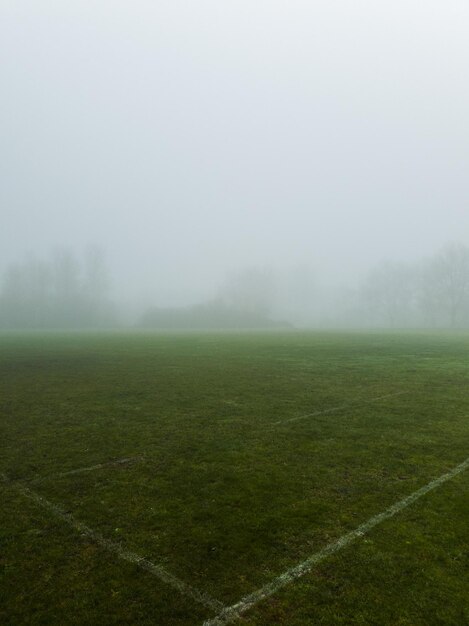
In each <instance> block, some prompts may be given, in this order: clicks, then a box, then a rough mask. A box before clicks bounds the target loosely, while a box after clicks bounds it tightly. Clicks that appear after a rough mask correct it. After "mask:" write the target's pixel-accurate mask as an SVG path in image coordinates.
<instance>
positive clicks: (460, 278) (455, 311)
mask: <svg viewBox="0 0 469 626" xmlns="http://www.w3.org/2000/svg"><path fill="white" fill-rule="evenodd" d="M421 304H422V307H423V309H424V310H425V311H426V314H427V317H429V318H430V321H431V322H432V323H433V324H435V323H437V324H441V325H448V324H449V326H451V327H452V328H454V327H455V326H458V325H463V326H466V325H467V324H468V323H469V248H468V247H467V246H465V245H464V244H462V243H450V244H447V245H446V246H445V247H444V248H442V249H441V250H440V251H439V252H438V253H437V254H436V255H435V256H434V257H433V258H432V259H430V261H428V262H427V263H426V264H425V267H424V270H423V273H422V298H421Z"/></svg>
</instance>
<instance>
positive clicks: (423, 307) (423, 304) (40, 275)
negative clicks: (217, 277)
mask: <svg viewBox="0 0 469 626" xmlns="http://www.w3.org/2000/svg"><path fill="white" fill-rule="evenodd" d="M117 322H118V310H117V308H116V307H114V306H113V305H112V303H111V300H110V280H109V273H108V271H107V268H106V264H105V260H104V255H103V252H102V251H101V250H100V249H99V248H97V247H90V248H88V249H87V250H86V252H85V253H84V254H83V255H82V256H81V257H80V258H78V257H76V256H75V255H74V254H73V253H72V252H71V251H70V250H67V249H57V250H56V251H55V252H54V253H53V254H51V255H50V256H49V257H48V258H47V259H37V258H35V257H28V258H26V259H25V260H23V261H22V262H20V263H15V264H13V265H10V266H9V267H8V268H7V270H6V272H5V274H4V277H3V284H2V287H1V290H0V327H1V328H26V329H27V328H39V329H40V328H43V329H45V328H104V327H110V326H115V325H117ZM133 323H134V325H137V326H144V327H147V328H161V329H162V328H168V329H178V328H184V329H190V328H207V329H209V328H219V329H222V328H261V327H264V328H275V327H287V326H289V325H294V326H298V327H363V328H366V327H383V328H406V327H408V328H412V327H413V328H419V327H420V328H421V327H427V328H469V248H468V247H467V246H466V245H464V244H462V243H451V244H447V245H446V246H444V247H443V248H441V249H440V250H439V251H438V252H436V253H435V254H434V255H433V256H431V257H430V258H427V259H422V260H420V261H418V262H415V263H403V262H398V261H387V262H383V263H381V264H379V265H377V266H375V267H374V268H372V269H371V270H370V271H369V272H368V273H367V274H366V275H365V276H364V277H363V278H362V279H361V280H358V281H357V282H356V284H355V285H353V286H352V285H342V286H340V287H338V286H336V287H334V286H331V285H327V284H325V283H324V281H323V280H321V276H320V275H316V274H315V272H314V271H313V270H311V269H310V268H309V267H308V266H299V267H294V268H290V269H282V270H274V269H272V268H256V267H252V268H245V269H241V270H238V271H237V272H233V273H230V274H228V275H227V276H226V277H225V280H224V282H223V284H222V285H221V286H220V289H219V290H218V293H216V294H214V297H213V298H212V299H210V300H209V301H206V302H199V303H196V304H194V305H192V306H189V307H184V308H174V307H172V308H168V307H165V306H161V304H159V303H158V302H156V303H155V306H153V307H150V308H149V309H148V310H147V311H142V312H141V314H140V316H139V317H138V318H136V319H135V320H134V321H133Z"/></svg>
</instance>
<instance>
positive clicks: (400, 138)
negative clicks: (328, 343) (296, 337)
mask: <svg viewBox="0 0 469 626" xmlns="http://www.w3.org/2000/svg"><path fill="white" fill-rule="evenodd" d="M0 11H1V15H2V19H1V21H0V51H1V56H2V66H1V69H0V71H1V80H2V86H3V90H2V116H1V117H0V126H1V133H2V142H1V144H0V155H1V157H0V158H1V164H2V172H3V176H2V185H1V187H0V218H1V220H0V223H1V228H0V273H1V280H2V282H1V291H0V294H1V295H0V307H1V308H0V324H1V326H2V327H3V328H16V327H27V328H49V327H50V328H52V327H54V328H56V327H66V328H75V327H76V328H83V327H97V328H103V327H116V326H117V327H120V326H142V325H143V326H146V327H153V328H159V327H168V326H169V327H171V326H173V327H181V326H182V327H191V326H194V325H195V326H207V327H212V326H213V327H226V326H234V327H246V326H247V327H250V326H254V327H276V326H278V327H281V328H286V327H322V326H333V327H335V326H338V327H348V326H357V327H369V326H381V327H406V326H409V327H420V326H424V327H433V326H435V327H463V326H469V304H468V298H469V293H468V291H469V279H468V273H469V268H468V261H467V257H468V245H469V205H468V199H469V181H468V177H467V172H468V171H469V141H468V140H469V128H468V122H467V110H468V109H469V87H468V85H469V81H468V76H467V74H468V69H467V59H468V58H469V44H468V42H467V24H468V18H469V7H468V5H467V3H465V2H462V1H452V2H448V3H445V4H444V5H443V4H442V3H440V2H433V1H430V2H425V3H423V2H417V1H415V0H410V1H407V2H401V1H398V2H395V3H393V4H392V6H386V7H384V6H383V5H380V4H377V3H374V2H371V0H369V1H365V0H362V1H359V2H353V3H350V2H346V1H345V0H342V1H339V0H332V1H331V0H329V1H328V2H325V1H324V2H314V3H311V2H298V1H291V2H288V3H287V2H278V1H273V2H272V1H270V2H266V1H260V2H256V3H248V2H245V1H244V0H241V1H238V2H236V3H235V2H228V3H222V4H220V3H216V2H214V1H203V2H198V3H190V2H187V1H177V0H176V1H174V0H173V1H172V2H166V1H163V2H157V3H154V2H153V3H152V2H143V1H137V2H133V3H131V4H129V3H126V2H119V1H117V2H116V1H114V2H107V1H103V2H100V3H93V2H88V1H85V0H82V1H80V2H78V1H74V0H72V1H70V2H67V3H62V2H58V1H56V2H52V1H49V0H45V1H44V2H41V3H35V2H32V1H26V2H22V3H18V2H13V1H10V0H6V1H5V2H3V3H2V8H1V10H0ZM175 320H176V321H175Z"/></svg>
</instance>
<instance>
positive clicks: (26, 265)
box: [0, 247, 114, 329]
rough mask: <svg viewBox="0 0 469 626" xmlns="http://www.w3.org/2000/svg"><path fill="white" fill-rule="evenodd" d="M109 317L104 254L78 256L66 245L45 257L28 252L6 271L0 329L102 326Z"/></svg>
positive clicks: (93, 250) (0, 300)
mask: <svg viewBox="0 0 469 626" xmlns="http://www.w3.org/2000/svg"><path fill="white" fill-rule="evenodd" d="M113 321H114V315H113V308H112V305H111V302H110V300H109V275H108V271H107V269H106V264H105V261H104V254H103V252H102V251H101V250H100V248H98V247H89V248H88V249H87V250H86V251H85V253H84V255H83V257H82V258H77V257H76V256H75V255H74V254H73V253H72V252H71V251H70V250H68V249H66V248H60V249H56V250H55V251H54V252H53V253H52V254H51V255H50V257H49V258H47V259H39V258H37V257H33V256H29V257H27V258H26V259H25V260H23V261H21V262H18V263H13V264H11V265H10V266H9V267H8V268H7V269H6V271H5V274H4V277H3V285H2V290H1V293H0V326H1V327H3V328H24V329H28V328H41V329H46V328H92V327H96V328H102V327H106V326H109V325H111V324H112V323H113Z"/></svg>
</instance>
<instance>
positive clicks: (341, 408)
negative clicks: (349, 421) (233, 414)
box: [271, 391, 409, 426]
mask: <svg viewBox="0 0 469 626" xmlns="http://www.w3.org/2000/svg"><path fill="white" fill-rule="evenodd" d="M406 393H409V392H408V391H396V393H387V394H386V395H385V396H378V397H377V398H370V399H369V400H357V402H351V403H350V404H343V405H342V406H334V407H331V408H330V409H324V410H323V411H315V412H314V413H307V414H306V415H299V416H298V417H290V418H289V419H286V420H280V421H278V422H273V423H272V424H271V426H279V425H280V424H288V423H289V422H297V421H298V420H304V419H306V418H307V417H316V416H317V415H326V414H327V413H335V412H336V411H344V410H345V409H350V408H352V407H355V406H362V405H363V404H372V403H373V402H378V401H379V400H385V399H386V398H393V397H394V396H402V395H403V394H406Z"/></svg>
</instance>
